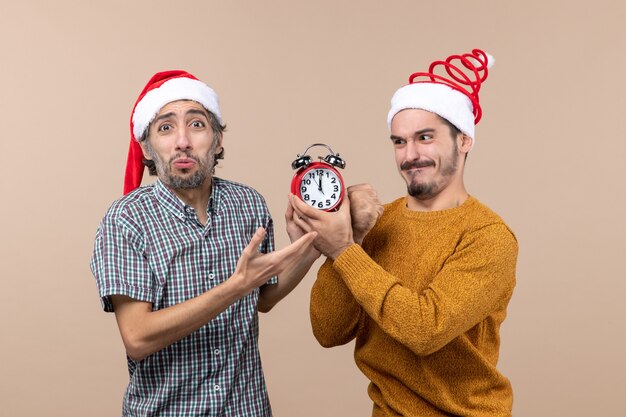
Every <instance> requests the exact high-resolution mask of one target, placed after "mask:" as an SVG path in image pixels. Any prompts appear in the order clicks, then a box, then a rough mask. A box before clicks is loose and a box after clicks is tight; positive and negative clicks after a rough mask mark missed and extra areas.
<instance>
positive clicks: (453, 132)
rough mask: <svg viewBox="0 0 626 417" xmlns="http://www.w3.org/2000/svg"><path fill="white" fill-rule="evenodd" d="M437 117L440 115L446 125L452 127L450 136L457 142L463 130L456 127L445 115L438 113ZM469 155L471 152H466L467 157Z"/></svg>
mask: <svg viewBox="0 0 626 417" xmlns="http://www.w3.org/2000/svg"><path fill="white" fill-rule="evenodd" d="M437 117H439V118H440V119H441V121H442V122H444V123H445V124H446V125H448V128H449V129H450V136H451V137H452V140H453V141H455V143H456V137H457V136H458V135H459V134H463V132H461V130H459V128H458V127H456V126H455V125H453V124H452V123H450V121H449V120H448V119H446V118H444V117H441V116H439V115H437ZM467 155H469V152H468V153H466V154H465V159H467Z"/></svg>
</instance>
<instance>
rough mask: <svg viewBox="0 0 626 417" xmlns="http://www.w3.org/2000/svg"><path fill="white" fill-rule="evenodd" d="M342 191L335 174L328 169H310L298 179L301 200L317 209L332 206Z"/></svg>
mask: <svg viewBox="0 0 626 417" xmlns="http://www.w3.org/2000/svg"><path fill="white" fill-rule="evenodd" d="M342 192H343V190H342V189H341V181H339V178H338V177H337V174H335V173H334V172H333V171H331V170H328V169H324V168H316V169H312V170H310V171H309V172H307V173H306V174H304V176H303V177H302V181H300V195H301V196H302V200H303V201H304V202H305V203H307V204H308V205H310V206H311V207H314V208H317V209H329V208H331V207H334V206H335V205H336V204H337V201H339V198H340V197H341V193H342Z"/></svg>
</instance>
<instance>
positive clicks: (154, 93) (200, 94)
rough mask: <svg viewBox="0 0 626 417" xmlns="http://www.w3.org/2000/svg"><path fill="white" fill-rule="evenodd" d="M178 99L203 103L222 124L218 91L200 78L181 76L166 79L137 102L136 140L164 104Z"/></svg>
mask: <svg viewBox="0 0 626 417" xmlns="http://www.w3.org/2000/svg"><path fill="white" fill-rule="evenodd" d="M177 100H193V101H196V102H198V103H200V104H202V106H204V108H206V109H207V110H208V111H210V112H211V113H213V114H214V115H215V117H217V120H218V121H219V123H220V124H222V115H221V113H220V106H219V97H218V95H217V93H216V92H215V91H213V89H212V88H211V87H209V86H208V85H206V84H205V83H203V82H202V81H200V80H195V79H192V78H186V77H179V78H174V79H171V80H169V81H166V82H165V83H163V84H162V85H161V86H159V87H158V88H155V89H152V90H150V91H148V92H147V93H146V94H145V95H144V96H143V98H142V99H141V101H139V103H137V105H136V106H135V111H134V113H133V136H134V137H135V140H139V139H140V138H141V136H142V135H143V134H144V132H145V131H146V129H147V128H148V126H149V125H150V122H152V120H153V119H154V118H155V117H156V115H157V114H158V113H159V111H160V110H161V109H162V108H163V106H165V105H166V104H168V103H171V102H173V101H177Z"/></svg>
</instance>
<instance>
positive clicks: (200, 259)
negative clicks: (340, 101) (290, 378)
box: [91, 177, 277, 417]
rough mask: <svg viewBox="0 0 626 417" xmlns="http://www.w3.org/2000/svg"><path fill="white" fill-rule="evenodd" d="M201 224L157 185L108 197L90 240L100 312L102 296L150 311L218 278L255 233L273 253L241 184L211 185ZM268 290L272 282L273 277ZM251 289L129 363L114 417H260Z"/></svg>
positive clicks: (262, 218)
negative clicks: (122, 297)
mask: <svg viewBox="0 0 626 417" xmlns="http://www.w3.org/2000/svg"><path fill="white" fill-rule="evenodd" d="M207 212H208V215H209V219H208V221H207V223H206V225H204V226H203V225H202V224H201V223H200V222H199V221H198V217H197V215H196V213H195V211H194V209H193V208H191V207H189V206H187V205H185V204H184V203H183V202H182V201H181V200H180V199H178V198H177V197H176V196H175V195H174V194H173V193H172V192H171V191H170V190H169V189H168V188H167V187H165V186H164V185H163V183H161V182H160V181H157V182H156V183H155V184H154V185H150V186H145V187H142V188H140V189H138V190H135V191H134V192H132V193H130V194H128V195H126V196H124V197H123V198H121V199H120V200H117V201H116V202H115V203H114V204H113V205H112V206H111V208H110V209H109V210H108V212H107V213H106V215H105V217H104V219H103V220H102V223H101V224H100V227H99V228H98V231H97V234H96V241H95V247H94V253H93V257H92V261H91V269H92V272H93V274H94V276H95V278H96V282H97V285H98V290H99V293H100V297H101V300H102V305H103V308H104V310H105V311H108V312H111V311H113V306H112V304H111V298H110V296H111V295H115V294H119V295H126V296H128V297H131V298H133V299H136V300H141V301H147V302H150V303H152V305H153V310H160V309H164V308H167V307H170V306H172V305H175V304H178V303H181V302H183V301H185V300H188V299H190V298H193V297H196V296H199V295H201V294H202V293H204V292H205V291H209V290H210V289H211V288H213V287H215V286H217V285H218V284H220V283H221V282H224V281H225V280H227V279H228V278H229V277H230V276H231V275H232V274H233V272H234V271H235V267H236V264H237V260H238V259H239V256H240V255H241V252H242V251H243V249H244V248H245V247H246V246H247V244H248V243H249V241H250V239H251V238H252V235H253V234H254V232H255V230H256V229H257V228H258V227H260V226H263V227H267V231H268V233H267V235H266V238H265V241H264V242H263V244H262V245H261V248H260V250H261V251H262V252H270V251H272V250H274V238H273V227H272V220H271V217H270V214H269V211H268V209H267V206H266V205H265V201H264V200H263V198H262V197H261V195H260V194H258V193H257V192H256V191H255V190H253V189H252V188H250V187H247V186H245V185H242V184H237V183H234V182H231V181H226V180H222V179H219V178H215V177H214V178H213V187H212V195H211V199H210V201H209V207H208V210H207ZM269 282H270V283H275V282H277V278H276V277H273V278H272V279H271V280H270V281H269ZM258 297H259V290H258V289H256V290H255V291H253V292H251V293H250V294H249V295H247V296H246V297H244V298H242V299H240V300H239V301H237V302H235V303H234V304H232V305H231V306H230V307H228V308H227V309H226V310H225V311H224V312H222V313H221V314H220V315H218V316H217V317H216V318H214V319H213V320H211V321H210V322H209V323H207V324H206V325H205V326H203V327H201V328H200V329H198V330H197V331H196V332H194V333H192V334H190V335H189V336H187V337H185V338H183V339H181V340H180V341H178V342H176V343H174V344H172V345H170V346H168V347H166V348H164V349H163V350H161V351H159V352H156V353H154V354H153V355H150V356H148V357H147V358H145V359H143V360H141V361H138V362H135V361H133V360H132V359H130V358H128V369H129V373H130V383H129V385H128V388H127V390H126V393H125V396H124V402H123V415H124V416H176V417H179V416H270V415H271V409H270V405H269V400H268V397H267V390H266V388H265V380H264V378H263V370H262V368H261V359H260V356H259V351H258V344H257V341H258V330H259V328H258V312H257V301H258Z"/></svg>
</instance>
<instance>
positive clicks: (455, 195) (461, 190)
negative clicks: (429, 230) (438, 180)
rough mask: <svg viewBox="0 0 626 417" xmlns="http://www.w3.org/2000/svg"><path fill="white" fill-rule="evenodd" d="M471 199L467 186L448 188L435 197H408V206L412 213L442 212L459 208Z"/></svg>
mask: <svg viewBox="0 0 626 417" xmlns="http://www.w3.org/2000/svg"><path fill="white" fill-rule="evenodd" d="M468 197H469V194H468V192H467V191H466V190H465V186H464V185H463V184H461V185H460V186H457V187H454V188H453V187H447V188H446V189H444V190H442V191H441V192H440V193H439V194H437V195H436V196H434V197H431V198H426V199H419V198H417V197H413V196H411V195H407V198H406V202H407V203H406V206H407V208H408V209H409V210H411V211H440V210H447V209H451V208H455V207H459V206H460V205H461V204H463V203H464V202H465V200H467V199H468Z"/></svg>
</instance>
